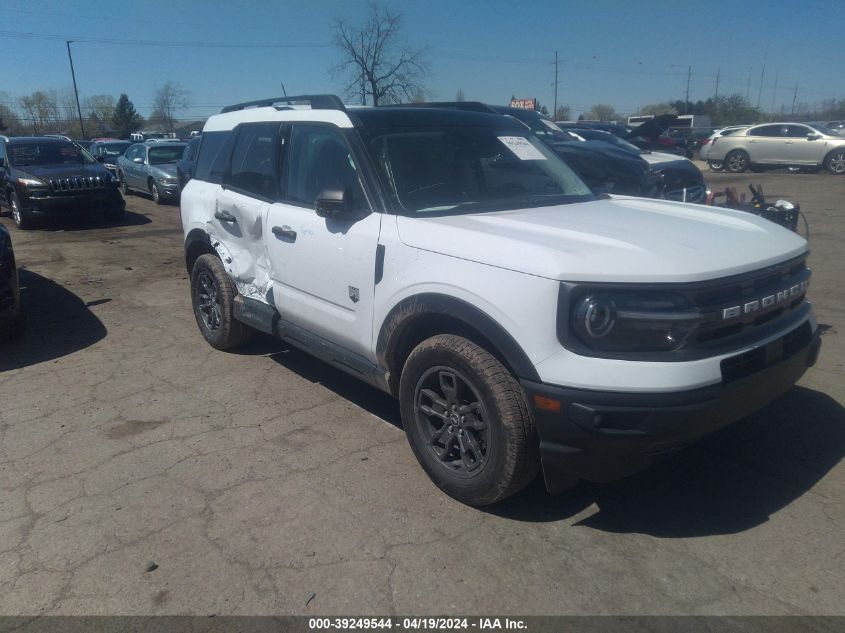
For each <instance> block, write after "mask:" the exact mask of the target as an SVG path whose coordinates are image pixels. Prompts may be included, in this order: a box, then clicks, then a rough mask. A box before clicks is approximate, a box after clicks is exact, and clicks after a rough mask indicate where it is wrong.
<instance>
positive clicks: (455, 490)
mask: <svg viewBox="0 0 845 633" xmlns="http://www.w3.org/2000/svg"><path fill="white" fill-rule="evenodd" d="M399 401H400V406H401V409H402V421H403V424H404V426H405V433H406V434H407V436H408V442H409V443H410V445H411V449H412V450H413V451H414V454H415V455H416V457H417V460H418V461H419V462H420V465H421V466H422V467H423V469H424V470H425V471H426V473H427V474H428V476H429V477H430V478H431V480H432V481H433V482H434V483H435V484H436V485H437V486H438V487H439V488H440V489H441V490H443V491H444V492H445V493H446V494H448V495H449V496H451V497H454V498H455V499H457V500H458V501H461V502H463V503H466V504H469V505H474V506H483V505H488V504H491V503H496V502H498V501H501V500H502V499H505V498H507V497H509V496H511V495H513V494H515V493H516V492H518V491H520V490H521V489H522V488H524V487H525V486H526V485H527V484H528V483H530V482H531V481H532V480H533V479H534V477H535V476H536V474H537V471H538V468H539V457H538V441H537V437H536V434H535V431H534V422H533V420H532V418H531V413H530V412H529V410H528V405H527V403H526V400H525V394H524V393H523V391H522V388H521V387H520V385H519V383H518V382H517V381H516V379H515V378H514V377H513V375H512V374H511V373H510V372H509V371H508V370H507V369H506V368H505V367H504V366H503V365H502V364H501V363H500V362H499V361H498V360H497V359H496V358H495V357H494V356H493V355H492V354H490V353H489V352H488V351H487V350H485V349H483V348H482V347H479V346H478V345H476V344H475V343H473V342H472V341H469V340H467V339H465V338H462V337H460V336H453V335H438V336H434V337H432V338H430V339H428V340H426V341H423V342H422V343H420V344H419V345H418V346H417V347H416V348H415V349H414V350H413V351H412V352H411V354H410V356H409V357H408V360H407V361H406V362H405V367H404V368H403V370H402V377H401V381H400V389H399Z"/></svg>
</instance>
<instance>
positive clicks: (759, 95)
mask: <svg viewBox="0 0 845 633" xmlns="http://www.w3.org/2000/svg"><path fill="white" fill-rule="evenodd" d="M768 56H769V53H768V52H766V53H764V54H763V71H762V72H761V73H760V89H759V90H758V91H757V109H758V110H759V109H760V99H762V97H763V79H765V77H766V58H767V57H768Z"/></svg>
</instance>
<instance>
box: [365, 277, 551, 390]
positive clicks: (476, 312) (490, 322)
mask: <svg viewBox="0 0 845 633" xmlns="http://www.w3.org/2000/svg"><path fill="white" fill-rule="evenodd" d="M433 315H438V316H445V317H447V318H448V319H449V320H450V321H451V322H453V323H454V322H459V323H461V324H463V325H464V326H465V327H466V328H467V329H468V330H470V331H472V330H474V331H475V332H477V333H478V334H480V335H481V336H482V337H483V338H484V339H486V341H487V342H489V343H490V344H491V345H492V346H493V348H494V349H490V350H488V351H489V352H491V353H493V354H494V355H497V356H498V357H499V359H500V360H502V361H504V363H505V364H506V365H507V366H508V367H509V368H510V370H511V371H512V372H514V374H516V376H517V377H518V378H525V379H527V380H532V381H537V382H539V381H540V376H539V375H538V374H537V369H536V368H535V367H534V363H532V362H531V359H529V358H528V355H527V354H526V353H525V351H524V350H523V349H522V348H521V347H520V346H519V344H518V343H517V342H516V341H515V340H514V338H513V336H511V335H510V333H509V332H508V331H507V330H506V329H505V328H504V327H502V326H501V325H500V324H499V323H498V322H497V321H496V320H495V319H493V318H492V317H491V316H490V315H488V314H487V313H485V312H484V311H482V310H480V309H479V308H477V307H475V306H474V305H472V304H470V303H468V302H466V301H464V300H463V299H458V298H456V297H452V296H449V295H444V294H439V293H423V294H417V295H412V296H410V297H407V298H405V299H403V300H402V301H400V302H399V303H397V304H396V305H395V306H394V307H393V308H392V309H391V310H390V312H389V313H388V314H387V316H386V317H385V319H384V321H383V323H382V325H381V328H380V329H379V334H378V339H377V341H376V356H377V358H378V362H379V364H380V365H381V366H382V367H384V368H385V369H387V370H388V372H389V375H390V382H391V383H394V381H396V380H397V378H398V374H399V371H400V370H401V367H398V366H397V364H398V363H397V355H398V354H402V353H403V347H404V346H405V342H406V341H407V340H408V335H409V334H410V333H411V332H412V331H413V330H412V329H411V326H413V325H422V326H423V327H425V325H424V323H425V322H426V321H430V319H431V317H432V316H433ZM435 333H436V332H435ZM404 351H405V352H410V350H404Z"/></svg>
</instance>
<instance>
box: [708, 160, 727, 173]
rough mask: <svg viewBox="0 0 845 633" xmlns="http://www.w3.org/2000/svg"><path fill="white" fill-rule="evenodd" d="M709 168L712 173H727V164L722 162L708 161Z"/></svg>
mask: <svg viewBox="0 0 845 633" xmlns="http://www.w3.org/2000/svg"><path fill="white" fill-rule="evenodd" d="M707 166H708V167H709V168H710V171H725V163H723V162H722V161H720V160H708V161H707Z"/></svg>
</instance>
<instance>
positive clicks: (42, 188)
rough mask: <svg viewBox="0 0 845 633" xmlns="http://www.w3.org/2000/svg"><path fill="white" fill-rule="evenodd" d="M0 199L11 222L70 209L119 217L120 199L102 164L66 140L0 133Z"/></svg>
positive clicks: (26, 224) (26, 222)
mask: <svg viewBox="0 0 845 633" xmlns="http://www.w3.org/2000/svg"><path fill="white" fill-rule="evenodd" d="M0 204H4V205H6V206H8V207H9V209H10V210H11V212H12V219H13V220H14V222H15V226H17V227H18V228H20V229H28V228H31V227H32V225H33V224H34V223H35V221H36V220H38V219H39V218H44V217H48V216H54V217H63V216H66V215H68V214H70V213H80V214H83V215H87V214H90V213H95V212H100V213H103V214H105V216H106V217H107V218H108V219H110V220H119V219H120V218H122V217H123V211H124V208H125V202H124V201H123V197H122V196H121V195H120V191H119V190H118V188H117V181H116V180H115V179H114V178H113V177H112V176H111V174H109V172H108V171H107V170H106V168H105V167H103V166H102V165H101V164H100V163H98V162H97V161H95V160H93V159H92V158H91V156H90V155H89V154H87V153H86V152H84V151H82V150H81V149H80V148H79V146H78V145H76V144H74V143H73V142H72V141H69V140H66V139H62V138H51V137H37V136H33V137H27V136H22V137H13V138H6V137H0Z"/></svg>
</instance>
